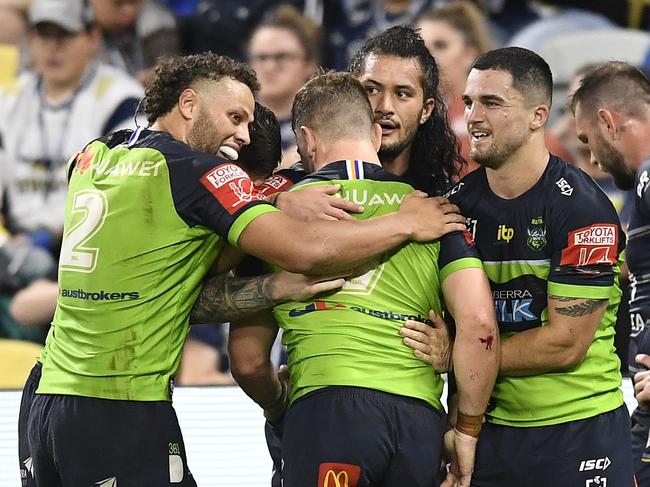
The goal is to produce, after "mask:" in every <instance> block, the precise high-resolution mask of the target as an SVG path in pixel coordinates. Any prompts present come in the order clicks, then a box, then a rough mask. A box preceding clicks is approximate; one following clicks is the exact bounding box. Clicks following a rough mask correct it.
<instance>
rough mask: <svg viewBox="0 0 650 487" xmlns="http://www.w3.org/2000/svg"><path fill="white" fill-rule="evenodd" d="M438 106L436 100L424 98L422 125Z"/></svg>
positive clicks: (421, 116)
mask: <svg viewBox="0 0 650 487" xmlns="http://www.w3.org/2000/svg"><path fill="white" fill-rule="evenodd" d="M435 107H436V100H434V99H433V98H427V99H426V100H424V107H422V115H420V125H422V124H423V123H425V122H426V121H427V120H429V118H430V117H431V114H432V113H433V109H434V108H435Z"/></svg>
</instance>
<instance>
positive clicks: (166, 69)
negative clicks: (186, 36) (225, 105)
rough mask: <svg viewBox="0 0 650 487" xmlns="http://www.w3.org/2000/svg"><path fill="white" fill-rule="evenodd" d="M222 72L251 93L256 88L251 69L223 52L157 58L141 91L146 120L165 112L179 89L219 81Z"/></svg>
mask: <svg viewBox="0 0 650 487" xmlns="http://www.w3.org/2000/svg"><path fill="white" fill-rule="evenodd" d="M226 76H228V77H230V78H232V79H234V80H237V81H240V82H241V83H243V84H245V85H246V86H248V87H249V88H250V90H251V91H252V92H253V93H255V92H256V91H257V90H259V87H260V86H259V83H258V82H257V77H256V75H255V71H253V70H252V69H251V68H250V67H248V65H246V64H244V63H241V62H238V61H235V60H233V59H230V58H229V57H226V56H218V55H216V54H214V53H212V52H206V53H202V54H192V55H190V56H168V57H163V58H161V59H160V60H159V61H158V63H157V64H156V66H155V67H154V72H153V74H152V75H151V77H150V78H149V80H148V82H147V86H146V89H145V93H144V111H145V114H146V115H147V120H149V123H153V122H155V121H156V120H157V119H158V118H159V117H162V116H163V115H166V114H167V113H169V112H170V111H171V110H172V108H174V106H175V105H176V103H178V98H179V97H180V95H181V93H182V92H183V90H186V89H187V88H190V87H192V86H194V85H195V84H196V83H198V82H200V81H206V80H211V81H219V80H220V79H221V78H224V77H226Z"/></svg>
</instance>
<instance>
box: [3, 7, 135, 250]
mask: <svg viewBox="0 0 650 487" xmlns="http://www.w3.org/2000/svg"><path fill="white" fill-rule="evenodd" d="M30 26H31V33H30V55H31V57H32V60H33V64H34V71H31V72H26V73H24V74H23V75H22V76H21V77H20V79H19V80H18V83H17V85H16V86H13V87H11V88H9V89H6V90H5V91H4V92H3V93H2V95H1V96H0V139H1V141H2V147H1V148H0V167H2V168H3V171H4V173H5V174H6V175H7V203H8V208H5V209H4V210H5V213H6V215H7V216H8V218H7V225H8V228H9V230H10V231H13V233H22V232H24V233H28V234H30V236H31V237H32V238H33V240H35V241H37V242H38V243H39V245H41V246H43V247H46V248H49V249H51V250H55V249H56V247H57V245H58V243H57V240H58V238H59V237H60V232H61V228H62V226H63V217H64V211H65V195H66V189H67V182H66V172H65V165H66V162H67V161H68V159H70V157H71V156H72V155H74V154H75V152H76V151H78V150H80V149H81V148H82V147H83V145H84V144H85V143H87V142H88V140H92V139H94V138H97V137H99V136H100V135H103V134H105V133H108V132H111V131H113V130H115V129H117V128H123V127H126V126H129V125H131V124H132V121H131V120H132V118H133V114H134V110H135V106H136V105H137V102H138V99H139V98H140V97H141V96H142V88H141V87H140V86H139V85H138V84H137V83H136V82H135V81H134V80H133V79H131V78H129V77H128V76H126V75H125V74H122V73H121V72H119V71H118V70H115V69H113V68H111V67H109V66H106V65H103V64H101V63H98V62H95V53H96V51H97V48H98V45H99V32H98V30H97V29H96V28H95V25H94V23H93V16H92V10H90V9H89V8H87V7H84V3H83V1H82V0H35V2H34V3H33V5H32V8H31V11H30Z"/></svg>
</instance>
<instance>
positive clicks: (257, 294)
mask: <svg viewBox="0 0 650 487" xmlns="http://www.w3.org/2000/svg"><path fill="white" fill-rule="evenodd" d="M273 291H274V281H273V275H272V274H270V275H267V276H259V277H246V278H238V277H234V276H233V275H232V274H231V273H224V274H219V275H218V276H214V277H212V278H210V279H208V280H207V281H206V282H205V283H204V284H203V289H201V294H200V295H199V298H198V299H197V300H196V303H194V307H193V308H192V312H191V314H190V324H192V325H195V324H199V323H224V322H226V321H236V320H239V319H242V318H245V317H246V316H250V315H252V314H254V313H257V312H259V311H263V310H266V309H270V308H272V307H273V306H274V305H275V304H277V303H275V301H274V300H273V297H272V296H273Z"/></svg>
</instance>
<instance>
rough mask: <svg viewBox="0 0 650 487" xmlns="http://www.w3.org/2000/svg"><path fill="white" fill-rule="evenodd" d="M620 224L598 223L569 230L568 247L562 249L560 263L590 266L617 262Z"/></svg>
mask: <svg viewBox="0 0 650 487" xmlns="http://www.w3.org/2000/svg"><path fill="white" fill-rule="evenodd" d="M617 258H618V226H617V225H613V224H609V223H596V224H594V225H590V226H588V227H583V228H579V229H577V230H573V231H571V232H569V238H568V242H567V247H566V248H565V249H564V250H562V257H561V259H560V265H573V266H578V267H580V266H590V265H598V264H610V265H614V264H616V260H617Z"/></svg>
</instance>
